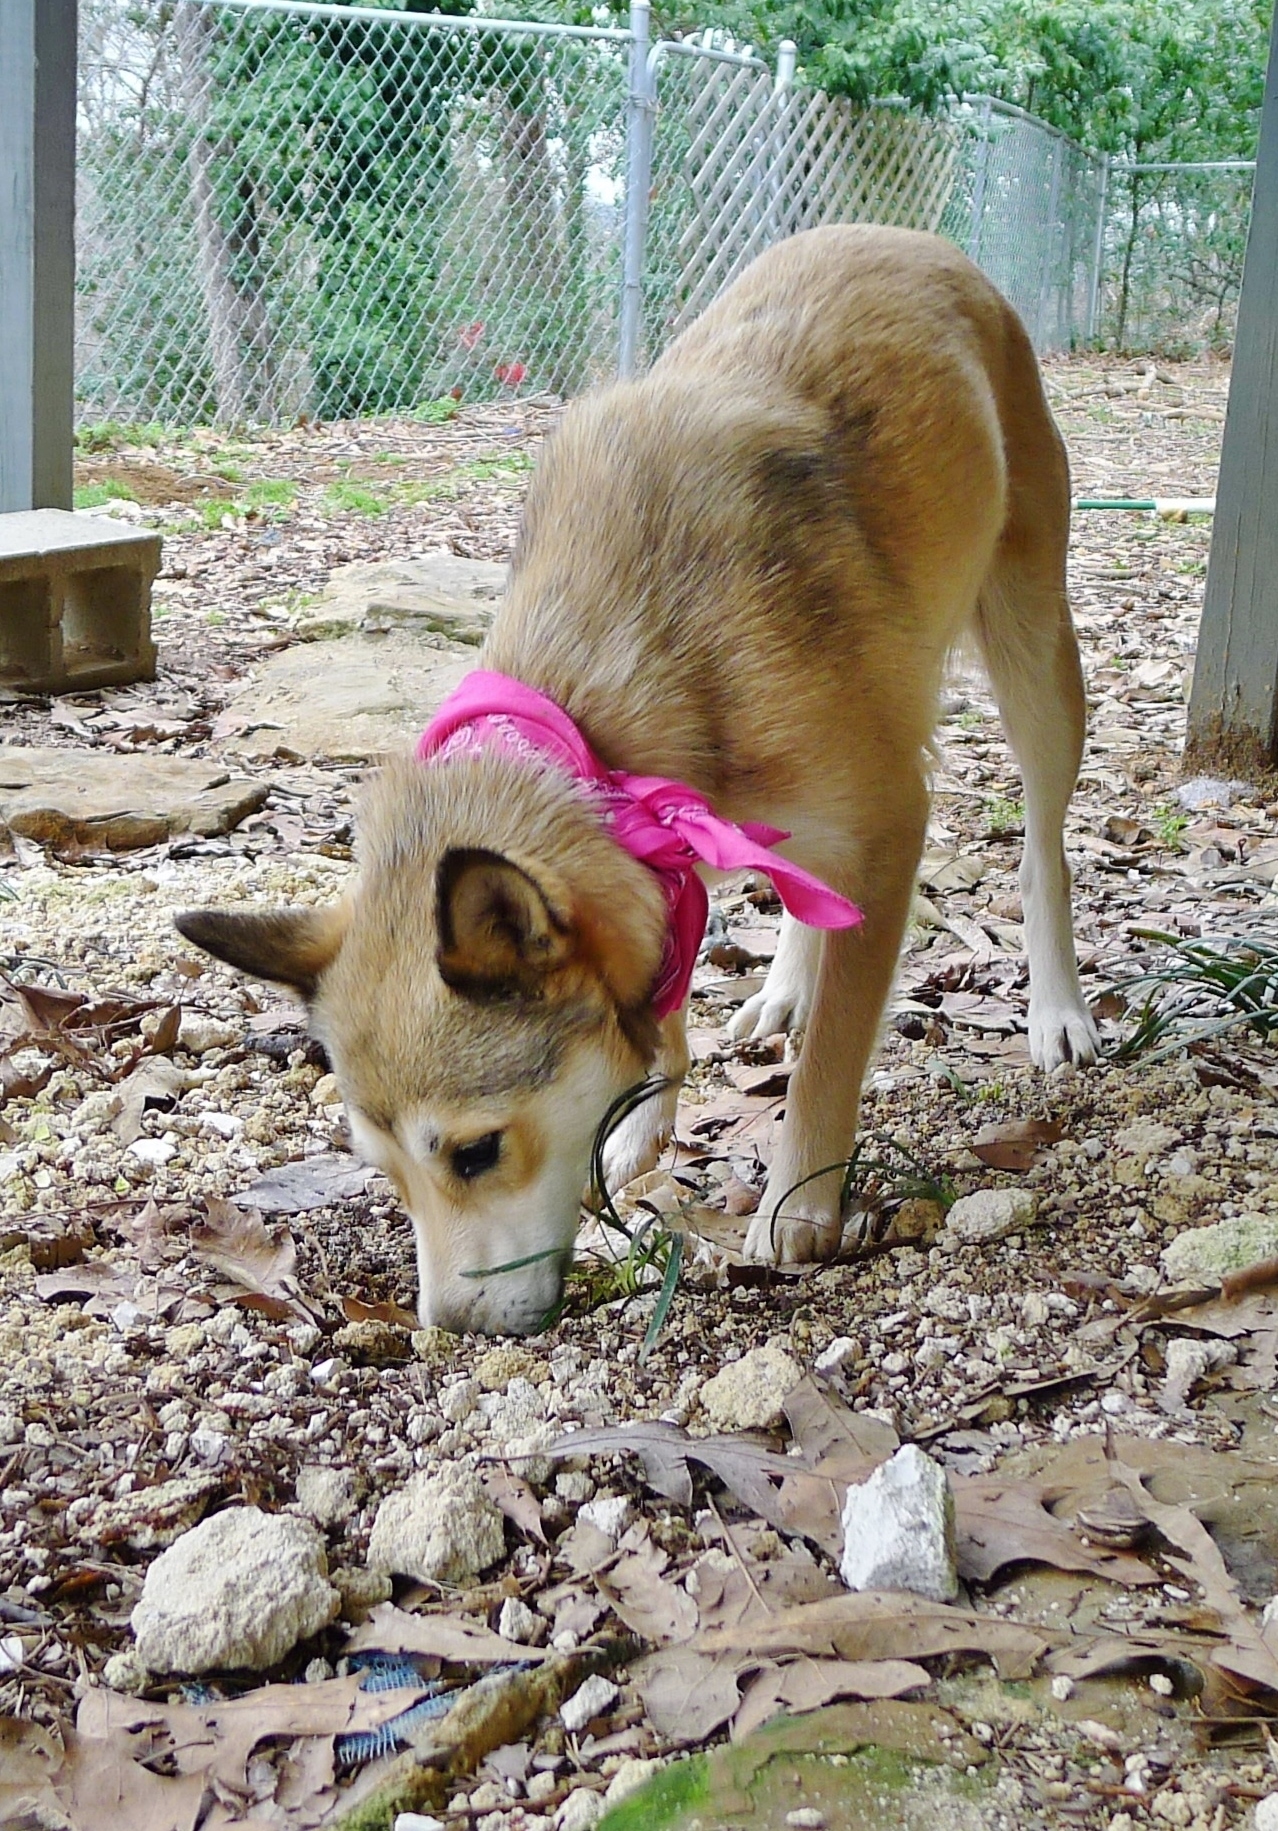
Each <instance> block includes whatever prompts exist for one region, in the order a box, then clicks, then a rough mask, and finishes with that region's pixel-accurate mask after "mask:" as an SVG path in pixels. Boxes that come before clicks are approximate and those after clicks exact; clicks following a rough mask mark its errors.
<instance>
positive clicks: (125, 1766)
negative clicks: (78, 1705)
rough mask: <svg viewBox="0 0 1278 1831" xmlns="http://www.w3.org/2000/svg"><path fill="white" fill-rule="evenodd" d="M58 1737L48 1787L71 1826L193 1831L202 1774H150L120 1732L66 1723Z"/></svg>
mask: <svg viewBox="0 0 1278 1831" xmlns="http://www.w3.org/2000/svg"><path fill="white" fill-rule="evenodd" d="M63 1740H64V1742H65V1744H66V1752H65V1757H64V1759H63V1763H62V1766H61V1767H60V1768H59V1770H58V1772H57V1774H56V1776H55V1777H54V1780H53V1790H54V1792H55V1793H56V1794H57V1798H58V1803H59V1805H60V1806H61V1807H62V1810H63V1811H64V1812H65V1813H66V1815H67V1817H68V1818H69V1819H70V1821H71V1824H72V1825H73V1826H74V1828H75V1831H195V1823H196V1820H197V1818H198V1816H199V1812H200V1808H201V1806H202V1805H203V1803H204V1776H203V1774H200V1773H185V1774H180V1775H174V1776H172V1777H170V1776H168V1775H163V1774H153V1773H152V1772H151V1770H150V1768H148V1767H143V1766H141V1765H140V1764H139V1763H138V1762H137V1761H135V1760H133V1758H132V1755H131V1753H130V1750H129V1748H128V1746H127V1744H126V1743H125V1740H124V1738H123V1737H117V1736H113V1737H112V1738H111V1740H109V1741H103V1740H99V1739H98V1738H97V1737H91V1736H83V1735H81V1734H80V1733H79V1731H78V1730H75V1729H71V1728H69V1727H68V1728H67V1729H66V1730H65V1731H64V1732H63ZM140 1752H147V1753H149V1748H148V1749H145V1750H143V1751H140Z"/></svg>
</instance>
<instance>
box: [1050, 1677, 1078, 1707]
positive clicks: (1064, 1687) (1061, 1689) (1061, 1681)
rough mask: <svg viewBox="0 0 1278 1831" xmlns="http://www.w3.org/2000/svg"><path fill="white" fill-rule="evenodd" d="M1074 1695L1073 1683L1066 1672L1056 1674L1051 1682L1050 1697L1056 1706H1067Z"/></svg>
mask: <svg viewBox="0 0 1278 1831" xmlns="http://www.w3.org/2000/svg"><path fill="white" fill-rule="evenodd" d="M1073 1695H1074V1681H1073V1679H1072V1678H1071V1677H1070V1676H1069V1674H1068V1673H1067V1672H1058V1673H1057V1674H1056V1677H1055V1678H1054V1679H1053V1680H1052V1696H1053V1697H1054V1698H1055V1699H1056V1702H1057V1703H1058V1704H1068V1702H1069V1700H1070V1699H1071V1698H1072V1697H1073Z"/></svg>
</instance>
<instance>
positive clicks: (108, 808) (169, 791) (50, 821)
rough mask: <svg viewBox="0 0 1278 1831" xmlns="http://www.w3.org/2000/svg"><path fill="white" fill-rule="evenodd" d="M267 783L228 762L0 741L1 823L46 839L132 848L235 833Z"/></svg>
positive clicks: (24, 834)
mask: <svg viewBox="0 0 1278 1831" xmlns="http://www.w3.org/2000/svg"><path fill="white" fill-rule="evenodd" d="M266 795H267V785H266V783H264V782H256V781H253V780H251V779H249V778H248V777H245V776H239V777H234V776H232V775H231V773H230V771H229V770H228V769H226V767H225V766H224V765H221V764H218V763H201V762H190V761H188V760H187V759H185V758H180V757H167V756H154V757H152V756H146V755H139V754H137V753H134V754H133V755H131V756H116V755H113V754H110V753H107V752H104V751H98V750H34V749H32V750H28V749H25V748H19V747H17V746H10V745H0V824H3V825H5V826H7V827H8V828H9V829H10V831H11V832H13V833H16V834H18V835H20V836H21V837H23V838H26V839H34V840H36V841H38V842H39V843H41V844H43V845H67V844H78V845H85V846H99V847H101V846H105V847H107V848H108V849H109V850H111V851H117V852H119V851H127V850H128V849H129V848H131V847H134V846H153V845H159V844H160V843H161V842H162V841H163V840H165V839H167V838H169V837H170V836H171V835H172V834H175V833H198V834H203V835H213V834H217V833H229V832H230V831H231V829H232V828H233V827H236V826H238V825H239V823H240V821H241V820H243V819H245V818H246V816H247V815H249V814H251V813H254V812H255V811H256V810H257V809H258V808H259V807H261V805H262V803H263V802H264V801H265V800H266Z"/></svg>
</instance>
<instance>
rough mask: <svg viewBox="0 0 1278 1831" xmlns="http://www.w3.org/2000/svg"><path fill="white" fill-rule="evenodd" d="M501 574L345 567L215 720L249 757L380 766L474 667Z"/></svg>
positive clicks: (492, 569) (441, 567) (423, 564)
mask: <svg viewBox="0 0 1278 1831" xmlns="http://www.w3.org/2000/svg"><path fill="white" fill-rule="evenodd" d="M505 576H506V575H505V569H504V568H503V567H501V566H495V565H489V564H486V563H484V562H481V561H478V560H461V559H456V558H454V557H453V556H452V555H451V554H431V555H428V556H426V557H425V558H424V559H416V560H412V559H410V560H386V561H379V562H376V563H374V564H359V565H354V566H343V567H341V568H340V569H339V570H338V571H337V572H335V573H334V574H333V578H332V582H331V584H330V586H329V588H328V590H327V591H325V593H324V595H323V597H322V598H321V599H320V600H319V601H318V602H317V603H316V604H314V605H313V606H311V608H310V609H309V610H308V611H306V613H305V614H304V616H303V618H302V619H301V621H300V622H299V624H298V634H299V635H301V636H302V637H303V640H302V641H301V642H300V643H298V644H297V645H296V646H295V647H293V648H289V649H283V650H281V651H280V652H279V653H278V654H275V655H271V656H268V657H267V659H266V660H265V661H264V662H263V663H262V665H261V666H260V667H259V668H257V669H255V671H254V673H253V675H252V676H251V678H250V679H249V681H248V682H247V683H246V684H245V686H244V687H242V688H241V690H240V691H239V692H238V693H237V694H236V696H235V697H234V699H233V700H232V701H231V703H230V705H229V706H228V707H227V709H226V711H225V713H224V714H223V715H222V718H221V720H220V721H219V723H220V727H221V729H222V731H223V732H224V733H225V735H224V736H223V738H222V739H221V743H220V748H221V749H222V750H223V751H224V752H226V753H228V754H230V755H237V756H245V757H273V756H281V755H282V756H286V757H290V756H298V757H309V758H319V757H322V758H326V759H328V760H330V761H333V762H347V763H362V762H375V761H376V760H377V759H379V758H381V757H385V756H387V755H389V754H391V753H393V752H395V751H398V750H402V749H404V748H405V747H406V746H407V745H408V744H409V743H410V742H411V740H412V739H413V737H415V736H416V734H417V733H418V732H419V731H420V730H421V729H422V727H423V726H424V725H425V724H426V723H427V721H428V720H429V719H430V717H431V715H432V713H433V712H434V711H435V710H436V708H437V707H438V706H439V705H440V703H441V702H442V701H443V700H444V699H446V698H447V696H448V695H449V694H450V693H451V692H452V691H453V689H454V687H456V686H457V685H458V684H459V682H460V681H461V680H462V678H463V677H464V676H465V675H466V674H468V673H469V672H470V671H471V669H472V668H473V667H474V666H475V664H476V661H477V659H478V649H479V645H480V643H481V642H482V641H483V639H484V637H485V636H486V634H487V632H488V629H489V626H490V624H491V622H492V618H493V614H494V612H495V610H496V607H497V603H498V601H499V599H500V597H501V594H502V591H503V590H504V588H505Z"/></svg>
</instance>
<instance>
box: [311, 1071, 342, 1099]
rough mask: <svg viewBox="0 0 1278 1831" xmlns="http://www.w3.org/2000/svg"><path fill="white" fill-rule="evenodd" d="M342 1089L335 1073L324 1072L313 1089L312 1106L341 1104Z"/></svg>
mask: <svg viewBox="0 0 1278 1831" xmlns="http://www.w3.org/2000/svg"><path fill="white" fill-rule="evenodd" d="M341 1104H342V1090H341V1088H340V1087H339V1086H338V1084H337V1076H336V1075H335V1074H322V1075H321V1076H320V1078H319V1080H318V1081H316V1083H315V1085H314V1087H312V1089H311V1105H312V1106H340V1105H341Z"/></svg>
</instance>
